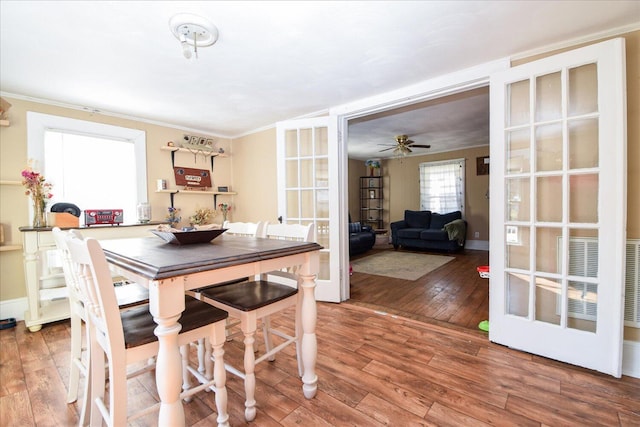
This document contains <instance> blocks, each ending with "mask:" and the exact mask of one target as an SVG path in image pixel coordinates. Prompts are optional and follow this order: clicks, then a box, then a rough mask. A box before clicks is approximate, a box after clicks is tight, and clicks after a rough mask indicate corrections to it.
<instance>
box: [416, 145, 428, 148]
mask: <svg viewBox="0 0 640 427" xmlns="http://www.w3.org/2000/svg"><path fill="white" fill-rule="evenodd" d="M411 148H431V146H430V145H412V146H411Z"/></svg>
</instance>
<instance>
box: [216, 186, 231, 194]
mask: <svg viewBox="0 0 640 427" xmlns="http://www.w3.org/2000/svg"><path fill="white" fill-rule="evenodd" d="M218 192H220V193H228V192H229V187H218Z"/></svg>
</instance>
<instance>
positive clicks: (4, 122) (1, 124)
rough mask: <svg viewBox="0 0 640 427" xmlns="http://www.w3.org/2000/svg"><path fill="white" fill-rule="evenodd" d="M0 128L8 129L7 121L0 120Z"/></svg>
mask: <svg viewBox="0 0 640 427" xmlns="http://www.w3.org/2000/svg"><path fill="white" fill-rule="evenodd" d="M0 126H4V127H8V126H9V120H0Z"/></svg>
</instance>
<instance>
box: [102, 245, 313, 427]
mask: <svg viewBox="0 0 640 427" xmlns="http://www.w3.org/2000/svg"><path fill="white" fill-rule="evenodd" d="M100 245H101V246H102V248H103V250H104V253H105V256H106V258H107V261H108V262H109V263H110V266H111V267H112V268H113V269H114V270H115V271H116V272H117V273H118V274H121V275H122V276H124V277H126V278H127V279H129V280H132V281H135V282H137V283H139V284H141V285H143V286H145V287H147V288H148V289H149V311H150V312H151V314H152V316H153V319H154V321H155V322H156V323H157V324H158V326H157V327H156V328H155V335H156V336H157V337H158V343H159V350H158V356H157V359H156V386H157V389H158V396H159V397H160V411H159V414H158V425H159V426H171V427H175V426H184V424H185V418H184V409H183V406H182V401H181V399H180V392H181V385H182V367H181V356H180V349H179V347H178V340H177V336H178V332H179V331H180V328H181V327H180V324H179V318H180V315H181V312H182V311H184V308H185V306H184V294H185V292H186V291H189V290H194V289H197V288H200V287H204V286H211V285H215V284H218V283H225V282H229V281H233V280H237V279H241V278H246V277H252V276H256V275H260V274H264V273H268V272H270V271H275V270H281V269H283V268H289V267H294V266H295V267H297V268H296V271H297V274H298V277H299V281H298V282H299V284H300V285H299V287H300V291H301V292H302V303H301V304H302V305H301V316H300V319H296V321H298V320H299V321H300V322H301V325H299V326H300V327H301V328H300V329H299V330H301V331H302V337H301V342H300V351H301V360H302V372H303V375H302V393H303V395H304V396H305V398H307V399H311V398H313V397H314V396H315V394H316V391H317V383H318V378H317V375H316V372H315V365H316V359H317V351H318V349H317V340H316V333H315V328H316V317H317V310H316V300H315V287H316V277H317V274H318V270H319V253H320V249H322V246H320V245H318V244H317V243H314V242H299V241H291V240H277V239H267V238H258V237H244V236H232V235H225V234H222V235H220V236H218V237H216V238H215V239H213V240H212V241H210V242H207V243H196V244H188V245H178V244H171V243H167V242H166V241H164V240H162V239H160V238H158V237H157V236H149V237H135V238H123V239H108V240H100Z"/></svg>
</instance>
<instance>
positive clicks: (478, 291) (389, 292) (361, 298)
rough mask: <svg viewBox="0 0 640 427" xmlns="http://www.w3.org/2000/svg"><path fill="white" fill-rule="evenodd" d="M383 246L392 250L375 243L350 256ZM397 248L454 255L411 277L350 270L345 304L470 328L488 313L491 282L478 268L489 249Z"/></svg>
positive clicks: (486, 259) (376, 250) (486, 261)
mask: <svg viewBox="0 0 640 427" xmlns="http://www.w3.org/2000/svg"><path fill="white" fill-rule="evenodd" d="M383 250H390V251H393V249H392V248H391V246H390V245H389V247H388V248H387V249H378V248H376V247H374V249H373V250H371V251H369V252H366V253H364V254H361V255H359V256H354V257H352V258H351V259H352V260H355V259H358V258H362V257H366V256H370V255H372V254H375V253H379V252H381V251H383ZM399 251H401V252H416V253H425V254H429V253H432V254H435V255H447V256H453V257H455V259H454V260H453V261H450V262H448V263H447V264H445V265H443V266H442V267H440V268H438V269H436V270H434V271H432V272H431V273H428V274H426V275H425V276H422V277H421V278H419V279H418V280H415V281H411V280H403V279H395V278H392V277H384V276H375V275H371V274H365V273H357V272H354V273H353V275H352V276H351V298H350V299H349V301H348V302H347V303H348V304H354V305H358V306H361V307H367V308H370V309H372V310H376V311H382V312H386V313H389V314H395V315H399V316H403V317H406V318H410V319H415V320H419V321H421V322H426V323H432V324H440V325H449V326H451V327H461V328H469V329H477V327H478V323H479V322H481V321H482V320H486V319H488V318H489V317H488V316H489V281H488V280H487V279H483V278H481V277H480V276H479V275H478V272H477V270H476V268H477V267H478V266H480V265H488V264H489V252H487V251H477V250H468V249H465V250H464V251H462V252H460V253H455V254H450V253H446V252H428V251H424V252H417V251H409V250H405V249H399Z"/></svg>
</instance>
